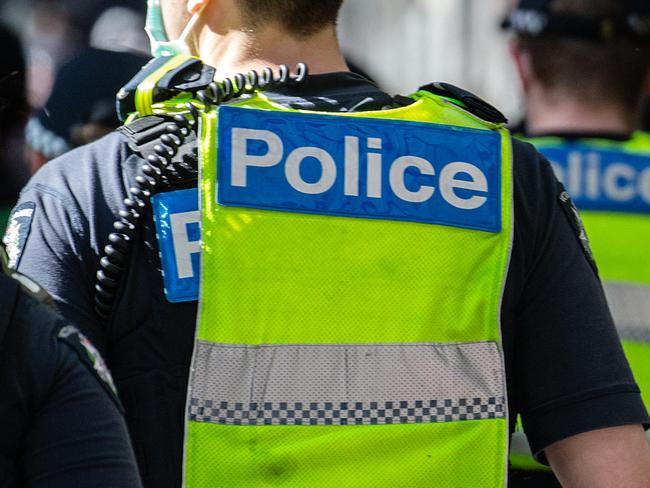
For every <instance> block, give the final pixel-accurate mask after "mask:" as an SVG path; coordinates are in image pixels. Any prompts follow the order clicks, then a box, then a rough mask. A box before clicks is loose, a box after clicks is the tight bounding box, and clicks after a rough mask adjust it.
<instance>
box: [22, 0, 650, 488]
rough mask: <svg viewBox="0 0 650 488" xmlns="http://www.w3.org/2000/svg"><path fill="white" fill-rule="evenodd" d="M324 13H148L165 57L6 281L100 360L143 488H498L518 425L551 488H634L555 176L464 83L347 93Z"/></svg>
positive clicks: (49, 172)
mask: <svg viewBox="0 0 650 488" xmlns="http://www.w3.org/2000/svg"><path fill="white" fill-rule="evenodd" d="M340 5H341V1H339V0H331V1H321V2H309V1H304V0H291V1H282V2H280V1H275V0H264V1H260V0H256V1H252V0H246V1H244V0H243V1H240V2H233V1H218V2H217V1H205V2H200V1H196V0H192V1H189V2H171V1H163V2H162V14H163V19H164V23H163V19H161V17H160V15H159V14H160V13H161V12H159V11H158V10H156V2H151V3H150V12H149V18H148V28H149V32H150V35H151V36H152V39H153V41H154V43H153V44H154V50H155V51H157V52H158V53H159V54H160V53H164V54H168V55H171V54H175V55H177V56H173V57H171V56H170V57H166V58H161V59H158V60H156V61H154V62H153V63H152V64H151V65H150V66H148V67H147V68H145V70H144V71H143V72H142V73H141V75H139V77H138V78H137V79H136V80H135V82H134V83H133V84H131V85H129V86H127V87H126V88H125V89H124V90H123V91H122V92H121V93H120V94H119V100H120V107H121V111H122V112H124V113H127V112H132V113H134V115H132V116H131V117H130V118H129V124H127V125H126V126H125V128H123V129H121V130H120V131H118V132H117V133H114V134H112V135H110V136H107V137H106V138H104V139H102V140H100V141H98V142H96V143H94V144H91V145H90V146H87V147H83V148H80V149H77V150H75V151H73V152H71V153H69V154H68V155H66V156H63V157H62V158H60V159H58V160H55V161H53V162H51V163H49V164H48V165H46V166H45V168H44V169H42V170H41V171H40V172H39V173H38V174H37V175H36V176H35V177H34V178H33V179H32V181H31V182H30V184H29V185H28V186H27V187H26V189H25V190H24V192H23V194H22V196H21V201H20V205H31V206H33V208H34V212H33V213H32V214H31V215H30V218H29V219H26V220H25V221H24V222H22V223H21V224H20V226H19V229H17V230H16V235H17V236H19V238H18V239H14V240H13V241H12V242H13V243H14V244H13V245H12V247H11V254H12V257H13V263H12V264H13V265H14V266H16V267H17V268H18V269H19V270H21V271H23V272H25V273H27V274H29V275H30V276H34V277H37V278H38V279H40V280H42V282H43V283H44V285H45V286H46V288H47V289H48V290H50V291H51V293H52V294H53V296H54V299H55V301H56V304H57V306H58V308H59V309H60V310H61V312H62V313H63V314H64V315H65V316H66V317H67V318H68V320H71V321H72V322H73V323H74V324H79V326H80V327H83V330H84V331H85V332H87V335H88V336H89V338H91V339H92V340H93V341H95V342H96V343H98V344H99V345H100V349H101V350H102V351H107V357H108V363H109V365H110V367H111V369H112V371H113V373H114V376H115V379H116V383H117V387H118V389H119V391H120V395H121V398H122V399H123V401H124V403H125V407H126V410H127V419H128V423H129V429H130V432H131V436H132V439H133V441H134V443H135V451H136V455H137V457H138V462H139V466H140V470H141V473H142V476H143V478H144V481H145V485H146V486H152V487H153V486H155V487H161V486H180V484H181V480H182V479H184V481H185V483H186V485H187V486H233V487H235V486H267V485H269V484H275V485H278V486H292V487H293V486H331V485H332V484H334V485H340V486H382V485H383V486H431V485H435V486H504V485H505V483H506V472H505V467H506V453H507V441H508V433H509V431H512V429H513V428H514V421H513V419H514V418H515V417H516V415H517V414H518V413H521V415H522V417H523V422H524V426H525V428H526V430H527V432H528V433H529V438H530V440H531V444H532V446H533V451H534V452H535V454H536V455H537V456H538V458H539V459H540V460H542V461H546V460H548V462H550V464H551V465H552V466H553V468H554V469H555V470H556V472H557V473H558V474H559V476H560V477H561V479H562V480H563V481H565V483H566V484H567V486H582V485H584V486H613V485H622V486H645V485H647V483H648V481H649V480H650V473H649V472H648V469H649V466H650V462H649V461H650V451H649V448H648V446H647V443H646V441H645V437H644V435H643V429H642V428H641V424H643V423H647V422H648V420H649V419H648V416H647V413H646V411H645V409H644V407H643V404H642V402H641V399H640V395H639V391H638V388H637V386H636V384H635V383H634V380H633V378H632V376H631V373H630V371H629V367H628V365H627V363H626V361H625V358H624V356H623V353H622V350H621V348H620V345H619V342H618V339H617V336H616V333H615V330H614V327H613V324H612V322H611V318H610V316H609V313H608V309H607V306H606V303H605V300H604V297H603V295H602V290H601V285H600V282H599V280H598V277H597V275H596V273H595V267H594V264H593V261H592V259H591V256H590V255H589V254H588V253H587V252H586V251H585V248H584V247H583V246H582V245H581V239H580V231H581V228H580V227H579V226H578V227H577V228H576V226H577V225H578V224H577V222H576V220H575V218H574V216H573V215H572V214H571V213H567V212H565V208H566V205H570V203H567V202H565V201H564V200H563V198H562V197H563V191H561V189H560V188H559V187H558V183H557V180H556V179H555V177H554V176H553V173H552V171H551V169H550V167H549V165H548V164H547V163H546V162H545V161H544V160H543V158H541V156H539V155H538V153H536V152H535V151H534V150H533V149H532V147H531V146H530V145H526V144H523V143H514V144H512V146H511V144H510V139H509V136H508V134H507V132H506V131H505V129H503V124H504V123H505V119H504V118H503V116H502V115H501V114H500V113H499V112H498V111H497V110H496V109H494V108H492V107H491V106H489V105H488V104H486V103H485V102H483V101H481V100H480V99H478V98H477V97H475V96H473V95H471V94H469V93H467V92H465V91H463V90H461V89H458V88H455V87H453V86H451V85H447V84H439V83H438V84H431V85H428V86H426V87H423V89H422V90H419V91H418V92H417V93H416V94H414V95H413V96H412V97H400V96H398V97H391V96H389V95H387V94H385V93H383V92H381V91H380V90H378V89H377V87H376V86H375V85H373V84H372V83H369V82H368V81H367V80H365V79H362V78H360V77H358V76H355V75H353V74H351V73H349V72H348V71H347V68H346V66H345V63H344V61H343V58H342V56H341V54H340V50H339V48H338V44H337V41H336V35H335V22H336V17H337V14H338V10H339V8H340ZM170 39H172V40H170ZM188 52H190V53H193V54H196V55H199V56H201V57H202V59H203V61H205V62H206V64H205V65H204V64H202V63H201V62H199V61H196V60H194V59H192V58H188V57H187V56H182V54H183V53H188ZM179 54H180V55H179ZM299 62H305V63H307V64H308V65H309V68H310V70H311V71H310V72H311V75H309V76H306V72H305V71H306V70H305V68H304V66H301V67H300V68H299V69H297V74H296V75H295V76H291V75H289V73H288V71H287V69H286V67H282V63H286V64H291V65H294V64H296V63H299ZM209 65H213V66H217V67H218V68H217V70H216V72H215V69H214V68H210V66H209ZM267 67H269V68H270V69H271V70H270V71H266V70H265V68H267ZM251 69H255V70H257V71H258V73H257V74H248V75H246V76H244V75H242V76H237V73H238V72H240V71H241V72H244V73H247V72H248V71H249V70H251ZM215 77H216V79H217V80H219V81H218V82H217V83H212V80H213V79H214V78H215ZM188 103H189V105H188ZM223 105H228V107H224V106H223ZM259 109H264V110H263V111H260V110H259ZM311 112H314V113H311ZM316 112H317V113H316ZM324 112H327V113H330V114H332V115H329V116H328V115H326V114H324ZM340 114H350V116H341V115H340ZM359 115H362V116H363V117H359ZM384 119H391V120H384ZM217 120H218V121H219V124H218V127H217V126H216V121H217ZM197 128H199V130H198V131H197V130H196V129H197ZM197 138H198V139H200V141H199V142H197ZM217 147H218V150H219V151H220V152H219V157H218V158H217V154H216V151H217ZM511 147H512V153H511V152H510V151H511ZM197 149H200V151H199V152H200V154H199V159H200V160H201V170H202V171H201V175H200V176H197V171H196V170H197V162H196V159H197V156H196V154H195V152H196V150H197ZM479 153H480V154H479ZM511 160H512V161H514V164H513V165H512V166H510V164H509V162H510V161H511ZM217 161H218V162H217ZM215 163H216V164H218V165H219V169H218V171H219V175H220V176H219V182H218V185H219V191H218V195H215V193H214V189H215V188H216V187H217V182H216V180H215V176H216V173H215V172H216V171H217V167H216V165H215ZM199 178H200V180H201V182H200V185H199V186H200V188H201V193H200V196H199V197H197V189H196V188H197V181H198V179H199ZM512 182H514V184H513V186H512V187H511V184H512ZM152 196H153V197H152ZM198 198H200V199H201V201H202V209H203V211H202V212H199V211H198V208H199V205H198V201H197V199H198ZM215 202H217V203H215ZM297 210H300V211H297ZM116 221H117V222H116ZM200 221H201V225H202V232H203V236H202V237H200V236H199V222H200ZM109 236H110V237H109ZM200 238H201V239H202V240H203V245H202V246H201V244H200V243H199V239H200ZM511 243H512V246H511ZM201 249H203V260H204V261H203V264H202V265H201V269H202V272H203V273H202V274H201V276H200V277H199V273H198V271H199V265H198V258H199V255H198V254H199V252H200V251H201ZM97 269H100V272H99V274H98V279H97V281H96V279H95V271H96V270H97ZM199 294H201V296H202V297H203V298H202V301H201V313H200V314H199V315H198V316H197V299H198V296H199ZM197 321H198V326H197ZM195 335H196V338H197V339H198V340H197V341H195ZM193 355H194V357H193V359H192V356H193ZM191 361H193V363H192V364H193V365H192V369H191V374H190V363H191ZM188 377H191V381H188ZM506 379H507V384H506ZM188 390H189V393H188ZM186 398H187V400H188V402H187V408H186V407H185V402H186ZM507 399H508V400H507ZM612 412H616V415H612ZM509 420H510V421H509ZM184 432H185V435H184ZM623 451H624V452H626V455H625V456H621V455H620V453H621V452H623ZM470 453H471V454H470ZM183 473H184V476H183Z"/></svg>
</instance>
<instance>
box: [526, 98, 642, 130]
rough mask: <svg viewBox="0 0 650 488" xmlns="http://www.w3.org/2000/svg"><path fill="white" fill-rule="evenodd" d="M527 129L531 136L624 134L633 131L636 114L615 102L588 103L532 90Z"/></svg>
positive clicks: (527, 111) (527, 109) (528, 100)
mask: <svg viewBox="0 0 650 488" xmlns="http://www.w3.org/2000/svg"><path fill="white" fill-rule="evenodd" d="M526 116H527V119H526V122H527V132H528V134H529V135H531V136H535V135H542V134H553V133H572V132H575V133H583V132H584V133H601V132H602V133H621V134H629V133H631V132H632V131H633V130H634V120H635V114H626V112H625V110H623V109H622V108H621V107H620V106H618V105H616V104H612V103H606V102H603V103H599V104H585V103H582V102H580V101H577V100H573V99H572V98H571V97H568V96H566V97H562V96H549V95H547V94H543V93H541V92H539V93H536V94H533V93H529V94H528V96H527V100H526Z"/></svg>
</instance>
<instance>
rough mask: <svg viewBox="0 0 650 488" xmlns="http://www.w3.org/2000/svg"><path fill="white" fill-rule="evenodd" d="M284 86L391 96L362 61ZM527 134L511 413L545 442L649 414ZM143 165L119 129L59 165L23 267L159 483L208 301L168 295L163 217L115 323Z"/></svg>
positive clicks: (128, 283)
mask: <svg viewBox="0 0 650 488" xmlns="http://www.w3.org/2000/svg"><path fill="white" fill-rule="evenodd" d="M272 98H273V99H275V100H277V101H279V102H281V103H284V104H288V105H291V106H293V107H295V108H306V109H310V108H312V109H316V108H317V109H320V110H330V111H345V110H373V109H380V108H382V107H383V106H385V105H388V104H390V102H391V100H390V98H389V97H388V96H387V95H386V94H384V93H382V92H380V91H379V90H378V89H377V88H376V87H375V86H374V85H372V84H371V83H369V82H367V81H366V80H365V79H363V78H361V77H359V76H356V75H352V74H349V73H334V74H327V75H317V76H312V77H310V78H309V80H308V81H307V83H306V84H305V85H304V86H302V87H299V88H291V89H288V91H284V92H282V93H278V94H274V95H272ZM513 145H514V205H515V209H514V215H515V230H514V247H513V250H512V260H511V264H510V269H509V273H508V278H507V283H506V288H505V295H504V299H503V308H502V329H503V341H504V349H505V359H506V368H507V380H508V393H509V402H510V405H509V406H510V418H511V420H513V419H514V418H515V416H516V414H517V413H521V414H522V416H523V420H524V425H525V428H526V431H527V433H528V436H529V439H530V441H531V443H532V448H533V451H535V452H539V451H541V450H542V449H544V448H545V447H547V446H548V445H550V444H551V443H553V442H555V441H558V440H560V439H563V438H566V437H567V436H571V435H574V434H578V433H581V432H585V431H589V430H594V429H599V428H604V427H610V426H617V425H623V424H640V423H647V422H648V421H649V419H648V416H647V413H646V410H645V408H644V406H643V403H642V401H641V398H640V395H639V390H638V387H637V386H636V384H635V382H634V379H633V377H632V374H631V373H630V370H629V367H628V364H627V362H626V360H625V357H624V355H623V351H622V348H621V346H620V343H619V340H618V337H617V334H616V331H615V329H614V326H613V323H612V319H611V317H610V314H609V311H608V309H607V305H606V303H605V299H604V295H603V291H602V288H601V285H600V282H599V279H598V277H597V275H596V273H595V271H594V269H593V268H592V266H591V265H590V263H589V261H588V258H587V256H586V254H585V252H584V250H583V247H582V246H581V245H580V241H579V239H578V235H577V232H576V230H575V229H574V224H575V223H574V222H572V221H571V220H570V217H569V213H567V212H565V209H563V208H562V206H561V202H560V201H559V199H558V197H559V194H560V193H561V192H562V189H561V187H560V185H559V183H558V182H557V180H556V179H555V176H554V175H553V172H552V170H551V168H550V166H549V164H548V162H546V160H544V158H543V157H542V156H540V155H539V154H538V153H537V152H536V151H535V150H534V149H533V147H532V146H530V145H528V144H525V143H521V142H516V141H515V142H513ZM141 164H142V163H141V160H140V159H139V158H138V157H137V156H135V155H133V154H132V153H131V151H130V149H129V148H128V147H127V144H126V138H125V137H124V136H123V135H121V134H118V133H114V134H111V135H109V136H107V137H105V138H104V139H102V140H100V141H98V142H96V143H94V144H91V145H89V146H86V147H83V148H80V149H77V150H75V151H72V152H70V153H68V154H66V155H64V156H63V157H61V158H60V159H58V160H56V161H53V162H51V163H49V164H47V165H46V166H45V168H43V169H42V170H41V171H40V172H39V173H38V174H37V175H36V176H35V177H34V178H33V179H32V180H31V182H30V183H29V184H28V186H27V187H26V189H25V190H24V191H23V193H22V196H21V199H20V203H22V204H26V202H32V203H33V205H34V209H35V210H34V213H33V218H32V221H31V229H30V232H29V236H28V237H27V240H26V244H25V246H24V252H23V254H22V257H21V258H20V263H19V268H18V269H19V270H20V271H22V272H24V273H25V274H27V275H29V276H31V277H33V278H34V279H36V280H37V281H39V282H40V283H41V284H42V285H43V286H44V287H45V288H46V289H47V290H48V291H50V293H51V294H52V295H53V296H54V299H55V300H56V302H57V305H58V307H59V308H60V310H61V312H62V313H63V314H64V315H65V316H66V317H67V318H68V319H69V320H71V321H73V322H74V323H75V324H77V325H79V326H80V327H83V328H84V330H85V331H87V333H88V334H89V335H90V336H91V338H92V339H93V340H94V341H96V342H97V343H99V344H101V345H102V347H103V349H104V351H106V353H107V356H108V363H109V365H110V367H111V368H112V372H113V375H114V377H115V379H116V383H117V386H118V389H119V391H120V395H121V396H122V399H123V401H124V404H125V407H126V409H127V419H128V421H129V424H130V425H129V427H130V429H131V434H132V438H133V440H134V443H135V449H136V455H137V456H138V460H139V462H140V467H141V470H142V474H143V476H144V480H145V485H149V486H156V487H161V486H179V485H180V473H181V470H180V468H181V459H182V444H183V437H182V435H183V434H182V433H183V421H184V417H185V415H184V412H183V410H184V402H185V389H186V386H187V374H188V367H189V363H190V358H191V352H192V345H193V333H194V327H195V318H196V303H185V304H171V303H168V302H167V301H166V300H165V297H164V294H163V283H162V278H161V272H160V261H159V257H158V248H157V242H156V237H155V231H154V229H153V220H152V219H151V218H150V219H148V226H147V228H146V229H145V230H144V232H143V233H142V234H141V236H140V238H139V241H138V244H137V245H136V246H135V250H134V254H133V259H132V261H131V263H132V264H131V266H130V268H129V272H128V275H127V277H126V278H125V283H124V285H123V290H122V292H121V294H120V295H119V298H118V303H117V308H116V312H115V313H114V315H113V317H112V320H111V322H110V323H109V324H108V326H102V325H101V324H100V322H99V320H98V319H97V317H96V315H95V313H94V312H93V293H94V284H95V272H96V270H97V269H98V264H99V263H98V261H99V258H100V256H101V254H102V252H103V248H104V246H105V245H106V244H107V236H108V234H109V233H111V232H112V222H113V221H114V220H115V216H116V215H117V212H118V211H119V210H120V209H122V208H123V204H122V200H123V199H124V198H125V197H126V196H127V188H128V187H129V185H130V182H132V180H133V177H134V174H135V171H136V168H137V167H138V165H141Z"/></svg>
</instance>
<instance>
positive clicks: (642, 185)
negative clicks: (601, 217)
mask: <svg viewBox="0 0 650 488" xmlns="http://www.w3.org/2000/svg"><path fill="white" fill-rule="evenodd" d="M539 150H540V152H541V153H542V154H544V155H545V156H546V157H547V158H548V160H549V161H550V162H551V165H552V166H553V169H554V170H555V173H556V174H557V177H558V179H559V180H560V181H562V183H564V186H565V187H566V189H567V191H568V192H569V194H570V195H571V198H572V200H573V201H574V203H575V205H576V206H577V207H578V208H579V209H581V210H601V211H610V212H623V213H650V157H644V156H641V155H636V154H630V153H627V152H623V151H616V150H608V149H601V148H594V147H590V146H587V145H584V144H580V143H567V144H565V145H563V146H560V147H552V148H545V147H541V148H539Z"/></svg>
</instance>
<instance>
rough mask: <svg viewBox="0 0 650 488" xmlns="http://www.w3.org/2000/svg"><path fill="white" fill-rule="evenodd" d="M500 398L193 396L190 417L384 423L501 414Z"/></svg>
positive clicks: (225, 422)
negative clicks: (234, 399)
mask: <svg viewBox="0 0 650 488" xmlns="http://www.w3.org/2000/svg"><path fill="white" fill-rule="evenodd" d="M504 405H505V399H504V398H494V397H493V398H473V399H469V400H467V399H464V398H463V399H460V400H444V401H441V402H438V400H429V401H422V400H417V401H415V402H407V401H402V402H381V403H379V402H369V403H366V402H356V403H348V402H339V403H332V402H324V403H323V402H321V403H309V404H305V403H300V402H296V403H287V402H280V403H264V404H263V405H259V404H257V403H250V404H247V405H244V404H243V403H234V404H229V403H228V402H219V403H218V404H216V405H215V404H214V403H213V401H212V400H205V401H204V402H203V404H202V405H201V402H200V400H198V399H196V398H194V399H192V403H191V405H190V419H191V420H194V421H197V422H210V423H216V424H223V425H386V424H422V423H435V422H455V421H459V420H482V419H494V418H502V417H504Z"/></svg>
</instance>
